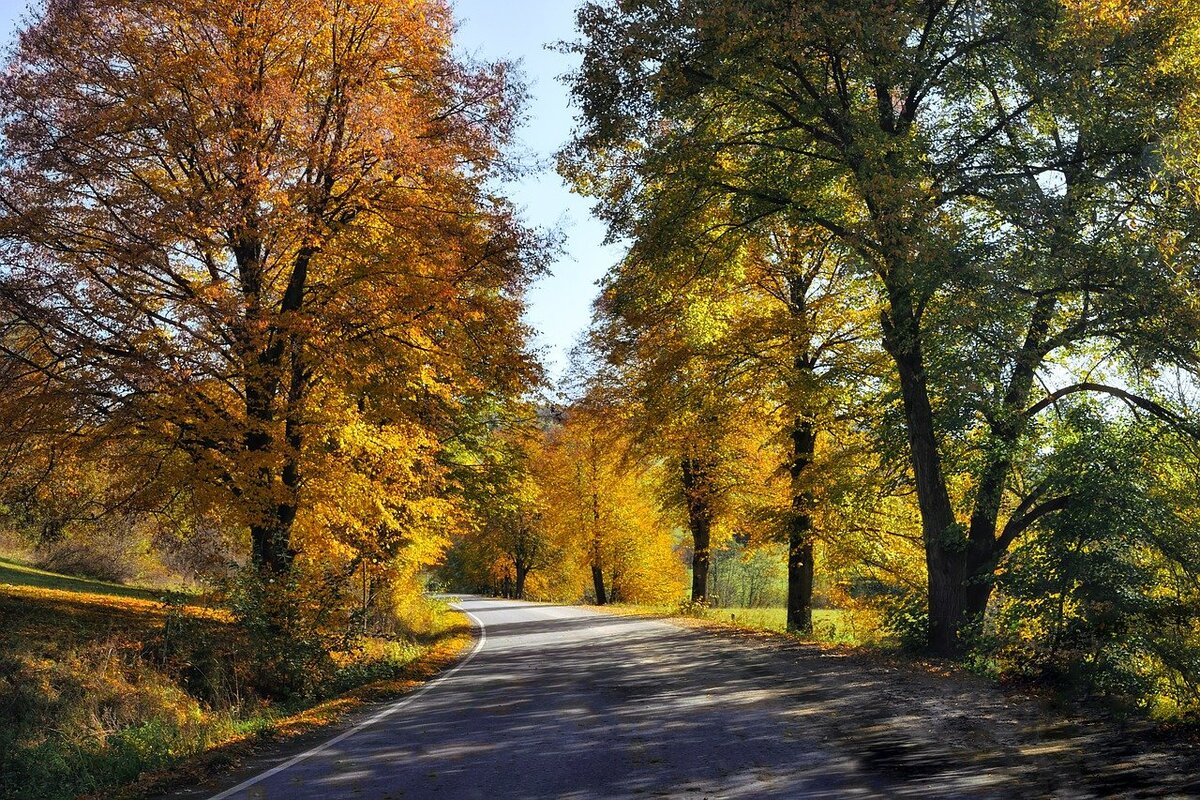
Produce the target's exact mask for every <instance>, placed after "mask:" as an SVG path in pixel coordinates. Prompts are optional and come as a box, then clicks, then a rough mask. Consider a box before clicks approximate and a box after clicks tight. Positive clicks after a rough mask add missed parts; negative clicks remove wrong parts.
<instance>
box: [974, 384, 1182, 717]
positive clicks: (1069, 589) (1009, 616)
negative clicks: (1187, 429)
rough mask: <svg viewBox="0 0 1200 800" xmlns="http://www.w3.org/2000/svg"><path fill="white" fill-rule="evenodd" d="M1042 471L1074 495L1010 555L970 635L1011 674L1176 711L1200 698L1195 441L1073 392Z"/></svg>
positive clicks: (1058, 489) (1052, 484) (1057, 489)
mask: <svg viewBox="0 0 1200 800" xmlns="http://www.w3.org/2000/svg"><path fill="white" fill-rule="evenodd" d="M1054 439H1055V444H1056V448H1055V450H1054V451H1053V453H1052V454H1051V455H1050V457H1049V459H1048V462H1047V463H1046V465H1045V467H1044V469H1045V475H1044V482H1045V485H1046V486H1047V487H1053V490H1054V491H1055V492H1057V493H1060V494H1063V495H1067V496H1069V497H1070V503H1069V505H1068V506H1067V507H1066V508H1065V509H1064V510H1063V511H1061V512H1060V513H1057V514H1054V515H1051V516H1049V517H1047V518H1046V520H1045V521H1044V522H1043V523H1042V524H1040V525H1038V526H1037V528H1036V530H1035V531H1034V532H1033V533H1032V534H1031V535H1029V536H1027V537H1026V538H1025V539H1024V541H1022V542H1021V543H1020V544H1019V546H1017V547H1016V548H1015V549H1014V550H1013V552H1012V553H1011V555H1010V556H1009V558H1008V560H1007V562H1006V564H1005V566H1004V569H1003V570H1002V572H1001V573H1000V575H999V578H998V589H999V591H1000V593H1001V597H1000V600H999V602H998V603H997V608H996V613H995V617H994V619H992V620H990V621H989V624H988V626H987V628H986V629H985V632H984V635H985V640H984V641H982V642H981V643H980V649H983V650H990V651H991V655H992V657H994V658H995V659H996V662H997V665H998V668H999V669H1000V670H1001V671H1002V672H1005V673H1008V674H1010V675H1019V676H1023V677H1025V678H1029V679H1035V680H1040V681H1045V682H1050V683H1053V684H1055V685H1058V686H1061V687H1063V688H1066V689H1068V690H1071V691H1076V692H1080V693H1084V694H1088V695H1094V696H1103V697H1108V698H1111V699H1114V700H1117V701H1120V702H1122V703H1125V704H1128V705H1141V706H1146V707H1150V708H1152V709H1155V710H1158V711H1163V712H1169V713H1174V712H1178V711H1180V710H1191V709H1195V708H1197V702H1198V701H1200V590H1198V589H1197V586H1198V585H1200V542H1197V539H1196V535H1195V530H1196V528H1195V524H1196V510H1197V504H1196V489H1197V486H1198V484H1197V482H1196V478H1197V475H1196V472H1195V465H1194V456H1193V455H1192V454H1191V452H1190V451H1191V446H1189V445H1188V444H1187V443H1186V442H1185V441H1183V440H1181V439H1180V437H1179V436H1178V435H1177V434H1173V433H1172V432H1171V431H1169V430H1165V429H1163V428H1162V426H1153V425H1146V424H1140V423H1138V422H1137V421H1136V420H1130V419H1127V418H1118V419H1111V418H1108V417H1106V416H1104V415H1103V414H1102V413H1101V412H1100V411H1099V410H1098V409H1096V408H1095V407H1092V406H1088V405H1085V404H1078V405H1076V406H1075V407H1073V408H1072V409H1071V410H1070V412H1069V413H1067V414H1065V415H1064V417H1063V419H1062V421H1061V422H1060V423H1059V424H1058V425H1057V426H1056V430H1055V431H1054Z"/></svg>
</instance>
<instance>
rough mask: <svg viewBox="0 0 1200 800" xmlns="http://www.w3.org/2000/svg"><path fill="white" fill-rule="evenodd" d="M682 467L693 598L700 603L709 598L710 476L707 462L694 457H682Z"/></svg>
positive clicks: (711, 514)
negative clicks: (689, 534)
mask: <svg viewBox="0 0 1200 800" xmlns="http://www.w3.org/2000/svg"><path fill="white" fill-rule="evenodd" d="M681 471H682V474H683V495H684V501H685V502H686V504H687V513H688V528H689V529H690V530H691V533H692V602H693V603H703V602H705V601H706V600H707V599H708V568H709V563H710V562H709V559H710V546H711V544H712V522H713V512H712V503H711V502H710V498H709V491H710V486H709V481H710V476H709V474H708V465H707V464H706V463H704V462H702V461H701V460H700V459H698V458H694V457H685V458H683V459H682V461H681Z"/></svg>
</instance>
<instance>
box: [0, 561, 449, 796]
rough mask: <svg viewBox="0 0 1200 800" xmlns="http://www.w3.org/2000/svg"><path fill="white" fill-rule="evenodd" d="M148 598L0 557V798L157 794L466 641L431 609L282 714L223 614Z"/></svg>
mask: <svg viewBox="0 0 1200 800" xmlns="http://www.w3.org/2000/svg"><path fill="white" fill-rule="evenodd" d="M161 594H162V593H161V592H154V591H150V590H145V589H138V588H132V587H125V586H119V585H116V584H108V583H103V582H100V581H91V580H86V579H80V578H72V577H68V576H63V575H56V574H54V573H50V572H46V571H43V570H38V569H34V568H31V567H27V566H25V565H23V564H20V563H19V562H15V561H11V560H3V561H0V800H68V798H76V797H80V796H89V797H94V798H99V797H103V798H118V797H120V798H133V797H140V796H142V795H143V794H146V793H158V792H160V791H161V790H162V789H163V788H165V787H166V786H169V785H171V784H172V782H173V781H174V782H177V781H178V780H179V778H180V776H186V775H187V771H188V770H197V771H200V769H201V768H200V767H198V766H196V765H198V764H205V763H210V764H211V763H218V764H219V763H226V762H228V761H231V760H233V759H236V758H237V757H238V756H239V755H240V754H241V753H243V752H244V751H245V749H246V748H247V747H250V746H252V745H253V742H254V741H255V740H257V739H259V738H261V737H264V736H269V737H272V738H274V737H281V736H292V735H296V734H300V733H304V732H305V731H308V730H311V729H313V728H314V727H316V726H319V725H323V724H327V723H329V722H331V721H333V720H336V719H337V718H339V717H341V716H344V715H345V714H346V713H348V712H349V711H351V710H353V709H354V708H356V707H359V706H361V705H362V704H363V703H365V702H369V701H373V700H378V699H382V698H383V697H386V696H391V695H395V694H398V693H401V692H403V691H405V690H407V689H409V688H411V687H412V686H413V685H415V684H416V683H417V682H420V681H423V680H425V679H427V678H428V677H430V676H431V675H432V674H433V673H434V672H436V671H437V670H439V669H441V668H442V667H444V666H446V665H448V664H450V663H452V662H453V661H454V660H455V658H457V656H458V654H459V653H460V652H461V651H462V650H463V649H465V647H466V646H467V645H468V644H469V643H470V641H471V633H470V626H469V625H468V624H467V621H466V619H465V617H463V616H462V615H461V614H458V613H456V612H450V611H449V610H448V609H446V608H442V607H440V606H439V610H437V611H436V612H435V613H434V615H433V617H431V619H432V622H431V624H430V629H429V630H428V631H427V632H426V633H423V634H420V635H419V636H416V637H415V638H412V639H410V640H407V641H402V642H390V641H384V640H371V641H370V642H369V643H368V644H371V645H372V646H371V648H368V649H365V650H363V651H362V652H356V653H349V654H346V658H345V660H344V661H340V662H339V665H340V666H339V668H338V671H337V673H336V674H335V675H333V676H332V678H331V681H330V684H329V685H328V687H326V689H325V690H323V691H322V693H321V695H320V696H317V697H314V698H311V699H308V700H306V701H293V702H289V703H287V704H283V705H281V704H278V703H273V702H270V701H269V698H267V697H266V696H264V695H262V694H261V693H257V694H256V693H255V691H254V690H253V689H252V688H251V685H250V684H251V682H252V680H253V678H254V669H255V665H254V664H253V663H250V661H251V659H250V657H249V653H251V652H252V649H251V648H249V647H247V642H246V638H245V632H244V631H243V630H242V629H241V628H240V626H237V625H234V624H232V622H231V621H230V617H229V614H228V613H227V612H225V611H223V610H220V609H211V608H204V607H202V606H200V605H198V604H197V603H198V601H199V599H200V598H197V597H190V596H189V597H187V598H186V599H188V600H189V601H194V602H192V603H191V604H187V603H184V602H179V600H180V597H179V596H175V597H174V598H168V601H167V602H163V601H162V600H161V599H158V598H159V595H161ZM355 687H359V688H355ZM334 695H336V696H334Z"/></svg>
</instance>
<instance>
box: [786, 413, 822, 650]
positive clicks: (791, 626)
mask: <svg viewBox="0 0 1200 800" xmlns="http://www.w3.org/2000/svg"><path fill="white" fill-rule="evenodd" d="M816 444H817V432H816V427H815V426H814V425H813V423H812V422H810V421H807V420H797V421H796V424H795V427H793V428H792V463H791V466H790V470H789V471H790V472H791V476H792V487H793V489H792V518H791V521H790V524H789V525H788V560H787V571H788V593H787V629H788V630H789V631H796V632H797V633H805V634H808V633H812V630H813V619H812V593H813V577H814V575H815V573H816V570H815V565H814V563H813V549H814V548H813V528H814V526H813V518H812V511H813V495H812V491H811V490H810V489H808V488H807V487H805V486H804V485H803V484H802V480H803V477H804V472H805V471H806V470H807V469H808V468H809V467H810V466H811V465H812V462H813V457H814V454H815V452H816Z"/></svg>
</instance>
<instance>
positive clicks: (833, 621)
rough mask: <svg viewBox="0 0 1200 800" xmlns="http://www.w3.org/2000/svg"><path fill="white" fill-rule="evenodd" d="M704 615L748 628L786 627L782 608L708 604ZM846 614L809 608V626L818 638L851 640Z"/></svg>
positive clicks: (784, 613) (773, 629)
mask: <svg viewBox="0 0 1200 800" xmlns="http://www.w3.org/2000/svg"><path fill="white" fill-rule="evenodd" d="M704 616H705V617H706V618H707V619H711V620H717V621H719V622H732V623H734V624H737V625H745V626H746V627H748V628H763V629H764V630H769V631H783V630H786V629H787V609H783V608H710V609H707V610H706V611H705V612H704ZM849 623H850V618H849V615H847V614H846V612H845V611H838V610H836V609H820V608H819V609H816V610H814V611H813V627H814V628H815V632H816V634H817V638H818V639H826V640H830V641H838V642H842V641H854V637H853V636H852V635H851V633H850V626H849Z"/></svg>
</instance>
